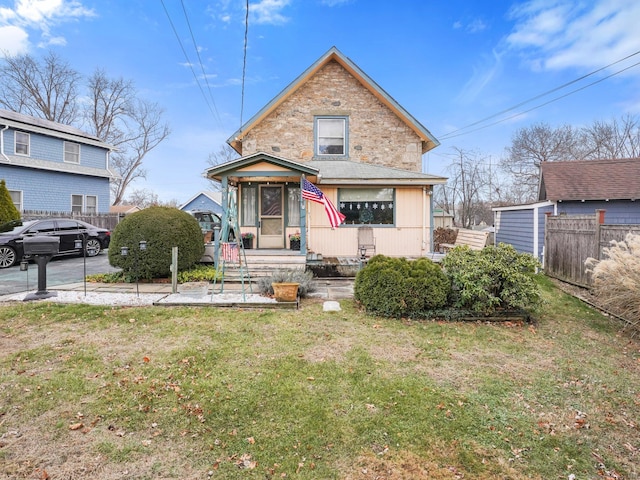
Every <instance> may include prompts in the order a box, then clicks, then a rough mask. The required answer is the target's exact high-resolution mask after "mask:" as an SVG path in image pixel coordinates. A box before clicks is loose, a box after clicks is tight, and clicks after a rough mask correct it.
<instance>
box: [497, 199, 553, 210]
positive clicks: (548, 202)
mask: <svg viewBox="0 0 640 480" xmlns="http://www.w3.org/2000/svg"><path fill="white" fill-rule="evenodd" d="M551 206H556V202H552V201H551V200H545V201H544V202H537V203H529V204H523V205H511V206H509V207H493V208H492V209H491V210H493V211H494V212H506V211H509V210H531V209H534V208H542V207H551Z"/></svg>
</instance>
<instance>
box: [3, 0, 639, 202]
mask: <svg viewBox="0 0 640 480" xmlns="http://www.w3.org/2000/svg"><path fill="white" fill-rule="evenodd" d="M249 3H250V14H249V28H248V48H247V53H246V76H245V86H244V99H243V98H242V88H241V85H242V71H243V52H244V49H243V47H244V36H245V24H244V20H245V5H246V0H219V1H205V0H197V1H196V0H118V1H115V0H114V1H110V0H0V50H1V51H5V52H8V53H10V54H15V53H27V52H28V53H30V54H32V55H35V56H40V55H43V54H44V53H46V52H47V51H48V50H49V49H51V50H53V51H55V52H56V53H58V54H59V55H60V56H61V57H62V58H64V59H65V60H67V61H68V62H69V63H70V64H71V66H72V67H73V68H75V69H76V70H78V71H79V72H81V73H83V74H86V75H90V74H91V73H93V71H94V70H95V69H96V68H102V69H104V70H105V71H106V72H107V74H108V75H110V76H112V77H123V78H125V79H131V80H133V81H134V82H135V84H136V87H137V88H138V90H139V92H140V94H141V96H142V97H144V98H146V99H148V100H151V101H154V102H157V103H158V104H159V105H160V106H161V107H162V108H164V109H165V118H166V120H167V121H168V122H169V124H170V126H171V130H172V134H171V135H170V137H169V138H168V139H167V140H165V141H164V142H163V143H162V144H161V145H160V146H159V147H157V148H156V149H155V150H153V151H152V152H151V153H150V154H149V156H148V157H147V159H146V161H145V166H146V168H147V171H148V175H147V179H146V181H138V182H136V183H135V184H134V185H133V188H136V189H149V190H152V191H154V192H155V193H156V194H158V195H159V198H160V199H161V200H163V201H170V200H177V201H178V202H179V203H182V202H185V201H187V200H188V199H189V198H191V197H192V196H193V195H194V194H196V193H197V192H199V191H200V190H206V189H207V188H208V182H207V181H206V180H203V179H202V177H201V174H202V172H203V171H204V169H205V168H206V167H207V162H206V159H207V156H208V154H209V153H210V152H213V151H217V150H218V149H219V148H220V146H221V145H222V144H223V143H224V142H225V140H226V139H227V138H228V137H229V136H230V135H231V134H232V133H233V132H235V131H236V130H237V129H238V128H239V127H240V122H241V118H242V120H243V121H246V120H248V119H249V118H251V117H252V116H253V115H254V114H255V113H256V112H257V111H258V110H260V108H262V107H263V106H264V105H265V104H266V103H268V102H269V101H270V100H271V99H272V98H273V97H274V96H276V95H277V94H278V93H279V92H280V91H281V90H282V89H283V88H285V87H286V86H287V85H288V84H289V83H290V82H291V81H293V80H294V79H295V78H296V77H297V76H298V75H299V74H300V73H302V71H304V70H305V69H306V68H307V67H308V66H309V65H311V64H312V63H313V62H314V61H315V60H317V59H318V58H319V57H320V56H321V55H322V54H324V53H325V52H326V51H327V50H328V49H329V48H331V47H332V46H336V47H337V48H338V49H339V50H340V51H342V53H343V54H345V55H346V56H348V57H349V58H350V59H351V60H352V61H353V62H355V63H356V64H357V65H358V66H359V67H360V68H361V69H362V70H364V71H365V72H366V73H367V74H368V75H369V76H370V77H371V78H373V79H374V80H375V81H376V82H377V83H378V84H379V85H380V86H381V87H382V88H383V89H384V90H386V91H387V93H389V94H390V95H391V96H392V97H393V98H395V100H396V101H398V102H399V103H400V104H401V105H402V106H403V107H404V108H405V109H407V110H408V111H409V112H410V113H411V114H412V115H413V116H414V117H415V118H417V119H418V120H419V121H420V122H421V123H422V124H423V125H425V126H426V127H427V128H428V129H429V130H430V131H431V132H432V133H433V134H434V135H435V136H436V138H438V139H440V141H441V145H440V146H439V147H438V148H436V149H435V150H433V151H432V152H430V153H429V154H427V155H425V161H424V164H425V169H426V171H427V172H428V173H434V174H438V175H444V174H445V168H446V166H447V165H448V164H449V162H450V158H451V157H450V155H451V153H452V149H453V148H454V147H458V148H462V149H465V150H469V151H476V152H478V153H480V154H482V155H484V156H486V157H487V158H490V159H491V162H492V163H497V162H498V160H499V158H500V157H501V156H503V155H504V148H505V147H507V146H508V145H509V144H510V142H511V138H512V135H513V133H514V131H516V130H517V129H518V128H522V127H526V126H529V125H532V124H534V123H538V122H546V123H548V124H550V125H552V126H558V125H562V124H571V125H574V126H582V125H588V124H590V123H592V122H593V121H595V120H599V121H608V120H611V119H613V118H620V117H621V116H623V115H627V114H631V115H636V114H638V113H640V65H638V66H633V65H634V64H636V63H638V62H640V53H638V52H640V27H638V26H639V25H640V2H638V1H637V0H584V1H577V0H567V1H565V0H525V1H513V2H510V1H504V0H493V1H477V2H472V1H468V0H448V1H442V0H438V1H436V0H396V1H384V0H250V2H249ZM165 9H166V11H165ZM167 12H168V15H167ZM185 12H186V14H185ZM172 25H173V26H172ZM174 28H175V30H176V32H177V36H176V34H175V33H174ZM194 41H195V45H197V48H196V46H195V45H194ZM183 49H184V51H185V52H186V57H188V60H187V58H186V57H185V53H184V52H183ZM634 54H635V55H634ZM628 56H631V57H630V58H628V59H626V60H623V61H621V62H619V63H617V64H615V65H612V66H610V67H609V68H606V69H603V70H601V71H599V72H597V73H595V74H593V75H591V76H589V77H587V78H585V79H583V80H581V81H578V82H576V83H574V84H572V85H570V86H568V87H566V88H563V89H560V90H558V91H556V92H554V93H552V94H550V95H545V96H543V97H541V98H539V99H538V100H535V101H532V102H529V103H525V104H524V105H522V106H520V107H519V108H516V109H514V110H509V109H511V108H512V107H515V106H517V105H519V104H521V103H522V102H526V101H528V100H530V99H532V98H534V97H536V96H538V95H540V94H543V93H545V92H549V91H550V90H552V89H555V88H556V87H560V86H562V85H564V84H566V83H568V82H571V81H574V80H576V79H579V78H580V77H582V76H584V75H587V74H589V73H591V72H594V71H596V70H598V69H601V68H602V67H606V66H608V65H610V64H613V63H614V62H618V61H619V60H621V59H623V58H625V57H628ZM189 62H190V63H189ZM623 69H626V70H625V71H624V72H622V73H617V72H619V71H621V70H623ZM607 76H610V77H609V78H605V77H607ZM196 79H197V80H196ZM593 82H598V83H596V84H595V85H591V86H589V84H590V83H593ZM577 89H581V90H580V91H578V92H576V93H573V94H571V95H568V96H565V97H564V98H561V99H558V100H556V101H553V100H554V99H556V98H558V97H562V96H564V95H567V94H568V93H570V92H571V91H573V90H577ZM203 92H204V94H203ZM546 102H549V103H548V104H547V105H544V106H542V107H540V108H534V107H536V106H538V105H541V104H543V103H546ZM242 104H244V108H243V109H242V114H241V105H242ZM506 110H509V111H508V112H507V113H504V114H502V115H499V116H496V117H493V118H491V120H489V121H487V122H484V123H480V124H477V125H475V126H474V127H471V128H466V129H465V127H468V126H469V125H471V124H474V123H475V122H478V121H480V120H483V119H486V118H488V117H492V116H494V115H496V114H499V113H500V112H504V111H506ZM527 110H528V111H527ZM525 111H526V113H523V114H522V115H518V116H515V114H517V113H521V112H525ZM507 117H511V118H507ZM499 120H501V121H500V123H498V124H496V125H493V126H487V125H488V124H490V123H494V122H496V121H499ZM485 126H486V128H479V127H485ZM460 129H462V130H460Z"/></svg>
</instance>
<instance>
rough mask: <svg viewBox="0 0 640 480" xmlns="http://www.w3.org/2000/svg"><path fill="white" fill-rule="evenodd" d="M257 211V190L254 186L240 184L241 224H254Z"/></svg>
mask: <svg viewBox="0 0 640 480" xmlns="http://www.w3.org/2000/svg"><path fill="white" fill-rule="evenodd" d="M257 211H258V190H257V188H256V187H249V186H245V185H243V186H242V225H246V226H255V225H256V212H257Z"/></svg>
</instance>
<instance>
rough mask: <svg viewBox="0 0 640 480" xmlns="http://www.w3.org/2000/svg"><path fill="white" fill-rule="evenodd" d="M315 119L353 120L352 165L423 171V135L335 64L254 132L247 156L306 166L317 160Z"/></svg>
mask: <svg viewBox="0 0 640 480" xmlns="http://www.w3.org/2000/svg"><path fill="white" fill-rule="evenodd" d="M315 115H347V116H348V117H349V123H348V125H349V134H348V153H349V155H348V157H349V159H350V160H354V161H359V162H367V163H372V164H376V165H382V166H387V167H395V168H401V169H404V170H410V171H416V172H420V171H421V170H422V149H421V141H420V138H419V137H418V135H417V134H416V133H415V132H414V131H413V130H411V129H410V128H409V127H408V126H407V125H406V124H405V123H404V122H403V121H402V120H401V119H400V118H399V117H398V116H396V115H395V114H394V113H393V111H391V110H390V109H389V108H388V107H387V106H386V105H384V104H383V103H382V102H381V101H380V100H378V99H377V98H376V97H375V96H374V95H373V94H372V93H371V92H370V91H369V90H367V89H366V88H365V87H364V86H363V85H362V84H361V83H360V82H359V81H358V80H357V79H356V78H354V77H353V76H352V75H351V74H349V72H347V71H346V70H345V69H344V68H343V67H342V66H341V65H340V64H339V63H337V62H335V61H332V62H329V63H328V64H327V65H325V66H324V67H323V68H321V69H320V70H319V71H318V72H317V73H316V74H315V75H314V76H313V77H312V78H311V79H309V81H307V82H306V83H305V84H304V85H302V86H301V87H300V88H299V89H298V90H297V91H296V92H295V93H294V94H293V95H291V96H290V97H289V98H287V99H286V100H285V101H284V102H282V103H281V104H280V105H279V106H278V107H277V108H276V110H274V111H273V112H272V113H271V114H270V115H269V116H268V117H267V118H265V119H264V120H262V121H261V122H260V123H259V124H258V125H256V127H255V128H253V129H252V130H250V131H249V132H248V133H247V135H246V136H245V138H244V139H243V143H242V154H243V155H245V156H246V155H250V154H252V153H255V152H258V151H263V152H265V153H270V154H274V155H277V156H280V157H283V158H287V159H289V160H293V161H297V162H301V163H304V162H306V161H309V160H312V159H313V156H314V138H313V135H314V128H313V127H314V116H315Z"/></svg>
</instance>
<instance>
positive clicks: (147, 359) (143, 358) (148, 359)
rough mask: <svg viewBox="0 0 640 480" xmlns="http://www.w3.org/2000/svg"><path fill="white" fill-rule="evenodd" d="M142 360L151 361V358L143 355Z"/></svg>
mask: <svg viewBox="0 0 640 480" xmlns="http://www.w3.org/2000/svg"><path fill="white" fill-rule="evenodd" d="M142 361H143V362H144V363H149V362H150V361H151V359H150V358H149V357H142Z"/></svg>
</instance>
